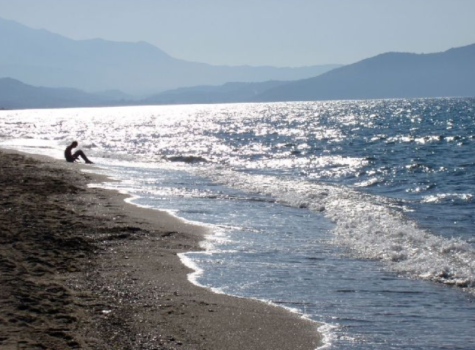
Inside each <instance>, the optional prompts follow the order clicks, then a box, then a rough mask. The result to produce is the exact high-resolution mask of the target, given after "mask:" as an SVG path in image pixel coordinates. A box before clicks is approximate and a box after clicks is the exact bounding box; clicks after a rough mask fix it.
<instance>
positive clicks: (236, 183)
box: [198, 168, 475, 293]
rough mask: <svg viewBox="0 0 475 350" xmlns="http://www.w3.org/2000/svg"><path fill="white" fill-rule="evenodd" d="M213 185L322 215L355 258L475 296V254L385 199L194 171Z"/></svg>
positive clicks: (240, 175) (325, 186)
mask: <svg viewBox="0 0 475 350" xmlns="http://www.w3.org/2000/svg"><path fill="white" fill-rule="evenodd" d="M198 172H201V175H204V176H207V177H209V178H211V179H212V180H213V181H216V182H219V183H222V184H225V185H227V186H232V187H235V188H239V189H241V190H244V191H248V192H254V193H260V194H265V195H271V196H273V197H274V198H276V200H277V201H278V202H280V203H282V204H285V205H290V206H293V207H296V208H308V209H309V210H312V211H315V212H323V214H324V215H325V216H326V217H328V218H330V219H331V220H332V221H333V222H334V223H335V228H334V229H333V234H334V239H333V243H334V244H336V245H339V246H345V247H347V248H349V249H350V252H352V254H353V255H355V256H356V257H358V258H365V259H373V260H380V261H383V262H384V263H385V264H386V265H387V266H388V267H389V268H390V269H391V270H392V271H394V272H396V273H400V274H405V275H408V276H410V277H411V278H417V279H424V280H430V281H434V282H439V283H443V284H447V285H453V286H458V287H462V288H467V289H469V290H470V291H471V292H472V293H474V292H475V250H474V249H473V248H472V246H471V245H470V244H469V243H468V242H466V241H463V240H461V239H455V238H452V239H447V238H443V237H440V236H436V235H434V234H431V233H430V232H427V231H425V230H423V229H421V228H419V227H418V226H417V224H416V223H415V222H413V221H410V220H408V219H407V218H406V217H405V216H404V214H403V213H401V211H400V210H396V209H395V208H394V207H395V204H394V203H393V201H391V200H389V199H385V198H382V197H377V196H373V195H369V194H364V193H361V192H358V191H354V190H351V189H349V188H346V187H339V186H335V185H329V184H323V183H315V182H308V181H293V180H289V179H284V178H277V177H273V176H266V175H249V174H245V173H241V172H235V171H232V170H229V169H223V168H219V169H215V170H214V171H211V170H209V169H201V170H198Z"/></svg>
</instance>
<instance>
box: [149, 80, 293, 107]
mask: <svg viewBox="0 0 475 350" xmlns="http://www.w3.org/2000/svg"><path fill="white" fill-rule="evenodd" d="M287 83H288V82H283V81H268V82H263V83H226V84H224V85H220V86H197V87H190V88H180V89H175V90H170V91H165V92H162V93H160V94H157V95H153V96H150V97H148V98H146V99H144V100H142V101H140V103H143V104H192V103H235V102H249V101H252V100H253V99H255V98H256V96H258V95H260V94H262V93H263V92H265V91H267V90H269V89H272V88H276V87H279V86H283V85H285V84H287Z"/></svg>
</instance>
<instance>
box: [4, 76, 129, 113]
mask: <svg viewBox="0 0 475 350" xmlns="http://www.w3.org/2000/svg"><path fill="white" fill-rule="evenodd" d="M118 104H120V103H119V102H117V101H116V100H112V99H108V98H105V97H100V96H96V95H93V94H88V93H85V92H83V91H80V90H76V89H69V88H45V87H35V86H31V85H27V84H24V83H22V82H20V81H18V80H15V79H11V78H2V79H0V109H28V108H59V107H93V106H110V105H118Z"/></svg>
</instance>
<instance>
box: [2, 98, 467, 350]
mask: <svg viewBox="0 0 475 350" xmlns="http://www.w3.org/2000/svg"><path fill="white" fill-rule="evenodd" d="M73 140H78V141H79V143H80V148H82V149H83V150H84V151H85V152H86V153H87V154H88V156H90V158H91V159H92V160H93V161H94V162H95V163H96V164H97V165H98V168H93V167H91V170H94V171H97V172H101V173H104V174H108V175H110V176H112V177H113V178H115V179H118V180H120V181H119V182H111V183H107V184H104V185H103V186H104V187H106V188H113V189H118V190H120V191H123V192H127V193H129V194H131V195H132V196H133V198H134V199H133V202H134V203H136V204H137V205H142V206H147V207H152V208H157V209H162V210H167V211H170V212H172V213H173V214H174V215H176V216H178V217H180V218H183V219H186V220H189V221H193V222H198V223H202V224H205V225H207V226H209V227H210V228H211V231H210V232H211V234H210V235H209V236H208V237H207V238H206V240H204V241H203V243H202V246H203V248H204V251H202V252H190V253H187V254H184V255H182V256H181V258H182V260H183V262H184V263H185V264H187V265H188V266H190V267H192V268H193V269H194V270H195V273H193V274H192V275H190V280H191V281H192V282H193V283H196V284H199V285H202V286H205V287H207V288H211V289H212V290H214V291H215V292H217V293H227V294H232V295H237V296H242V297H248V298H256V299H261V300H265V301H269V302H272V303H274V304H277V305H280V306H283V307H287V308H289V309H291V310H292V311H294V312H298V313H301V314H302V315H305V317H308V318H311V319H313V320H315V321H318V322H320V323H322V326H321V327H320V331H321V332H322V333H323V334H324V336H325V347H326V348H330V349H361V350H363V349H378V350H385V349H467V350H469V349H472V350H473V349H474V348H475V198H474V196H475V99H469V98H467V99H462V98H460V99H455V98H453V99H415V100H374V101H371V100H370V101H332V102H302V103H272V104H222V105H187V106H153V107H150V106H146V107H145V106H144V107H122V108H91V109H57V110H24V111H0V146H1V147H5V148H14V149H18V150H22V151H25V152H31V153H39V154H45V155H49V156H52V157H55V158H62V157H63V155H62V154H63V150H64V148H65V147H66V146H67V145H69V144H70V143H71V142H72V141H73Z"/></svg>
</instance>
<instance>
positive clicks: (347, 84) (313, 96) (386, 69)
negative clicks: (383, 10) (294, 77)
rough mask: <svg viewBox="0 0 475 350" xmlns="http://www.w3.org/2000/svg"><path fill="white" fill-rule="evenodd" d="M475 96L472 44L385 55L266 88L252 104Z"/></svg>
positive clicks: (474, 49) (474, 52) (474, 45)
mask: <svg viewBox="0 0 475 350" xmlns="http://www.w3.org/2000/svg"><path fill="white" fill-rule="evenodd" d="M474 95H475V44H472V45H467V46H463V47H460V48H451V49H449V50H446V51H444V52H439V53H430V54H415V53H404V52H387V53H383V54H380V55H377V56H373V57H370V58H367V59H364V60H362V61H359V62H356V63H353V64H350V65H347V66H343V67H340V68H337V69H334V70H332V71H329V72H327V73H324V74H322V75H320V76H318V77H314V78H308V79H303V80H300V81H296V82H290V83H289V84H287V85H284V86H281V87H276V88H274V89H271V90H268V91H266V92H264V93H263V94H261V95H260V96H258V97H257V98H256V99H255V101H258V102H271V101H283V100H285V101H309V100H312V101H313V100H335V99H338V100H341V99H378V98H417V97H449V96H474Z"/></svg>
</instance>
